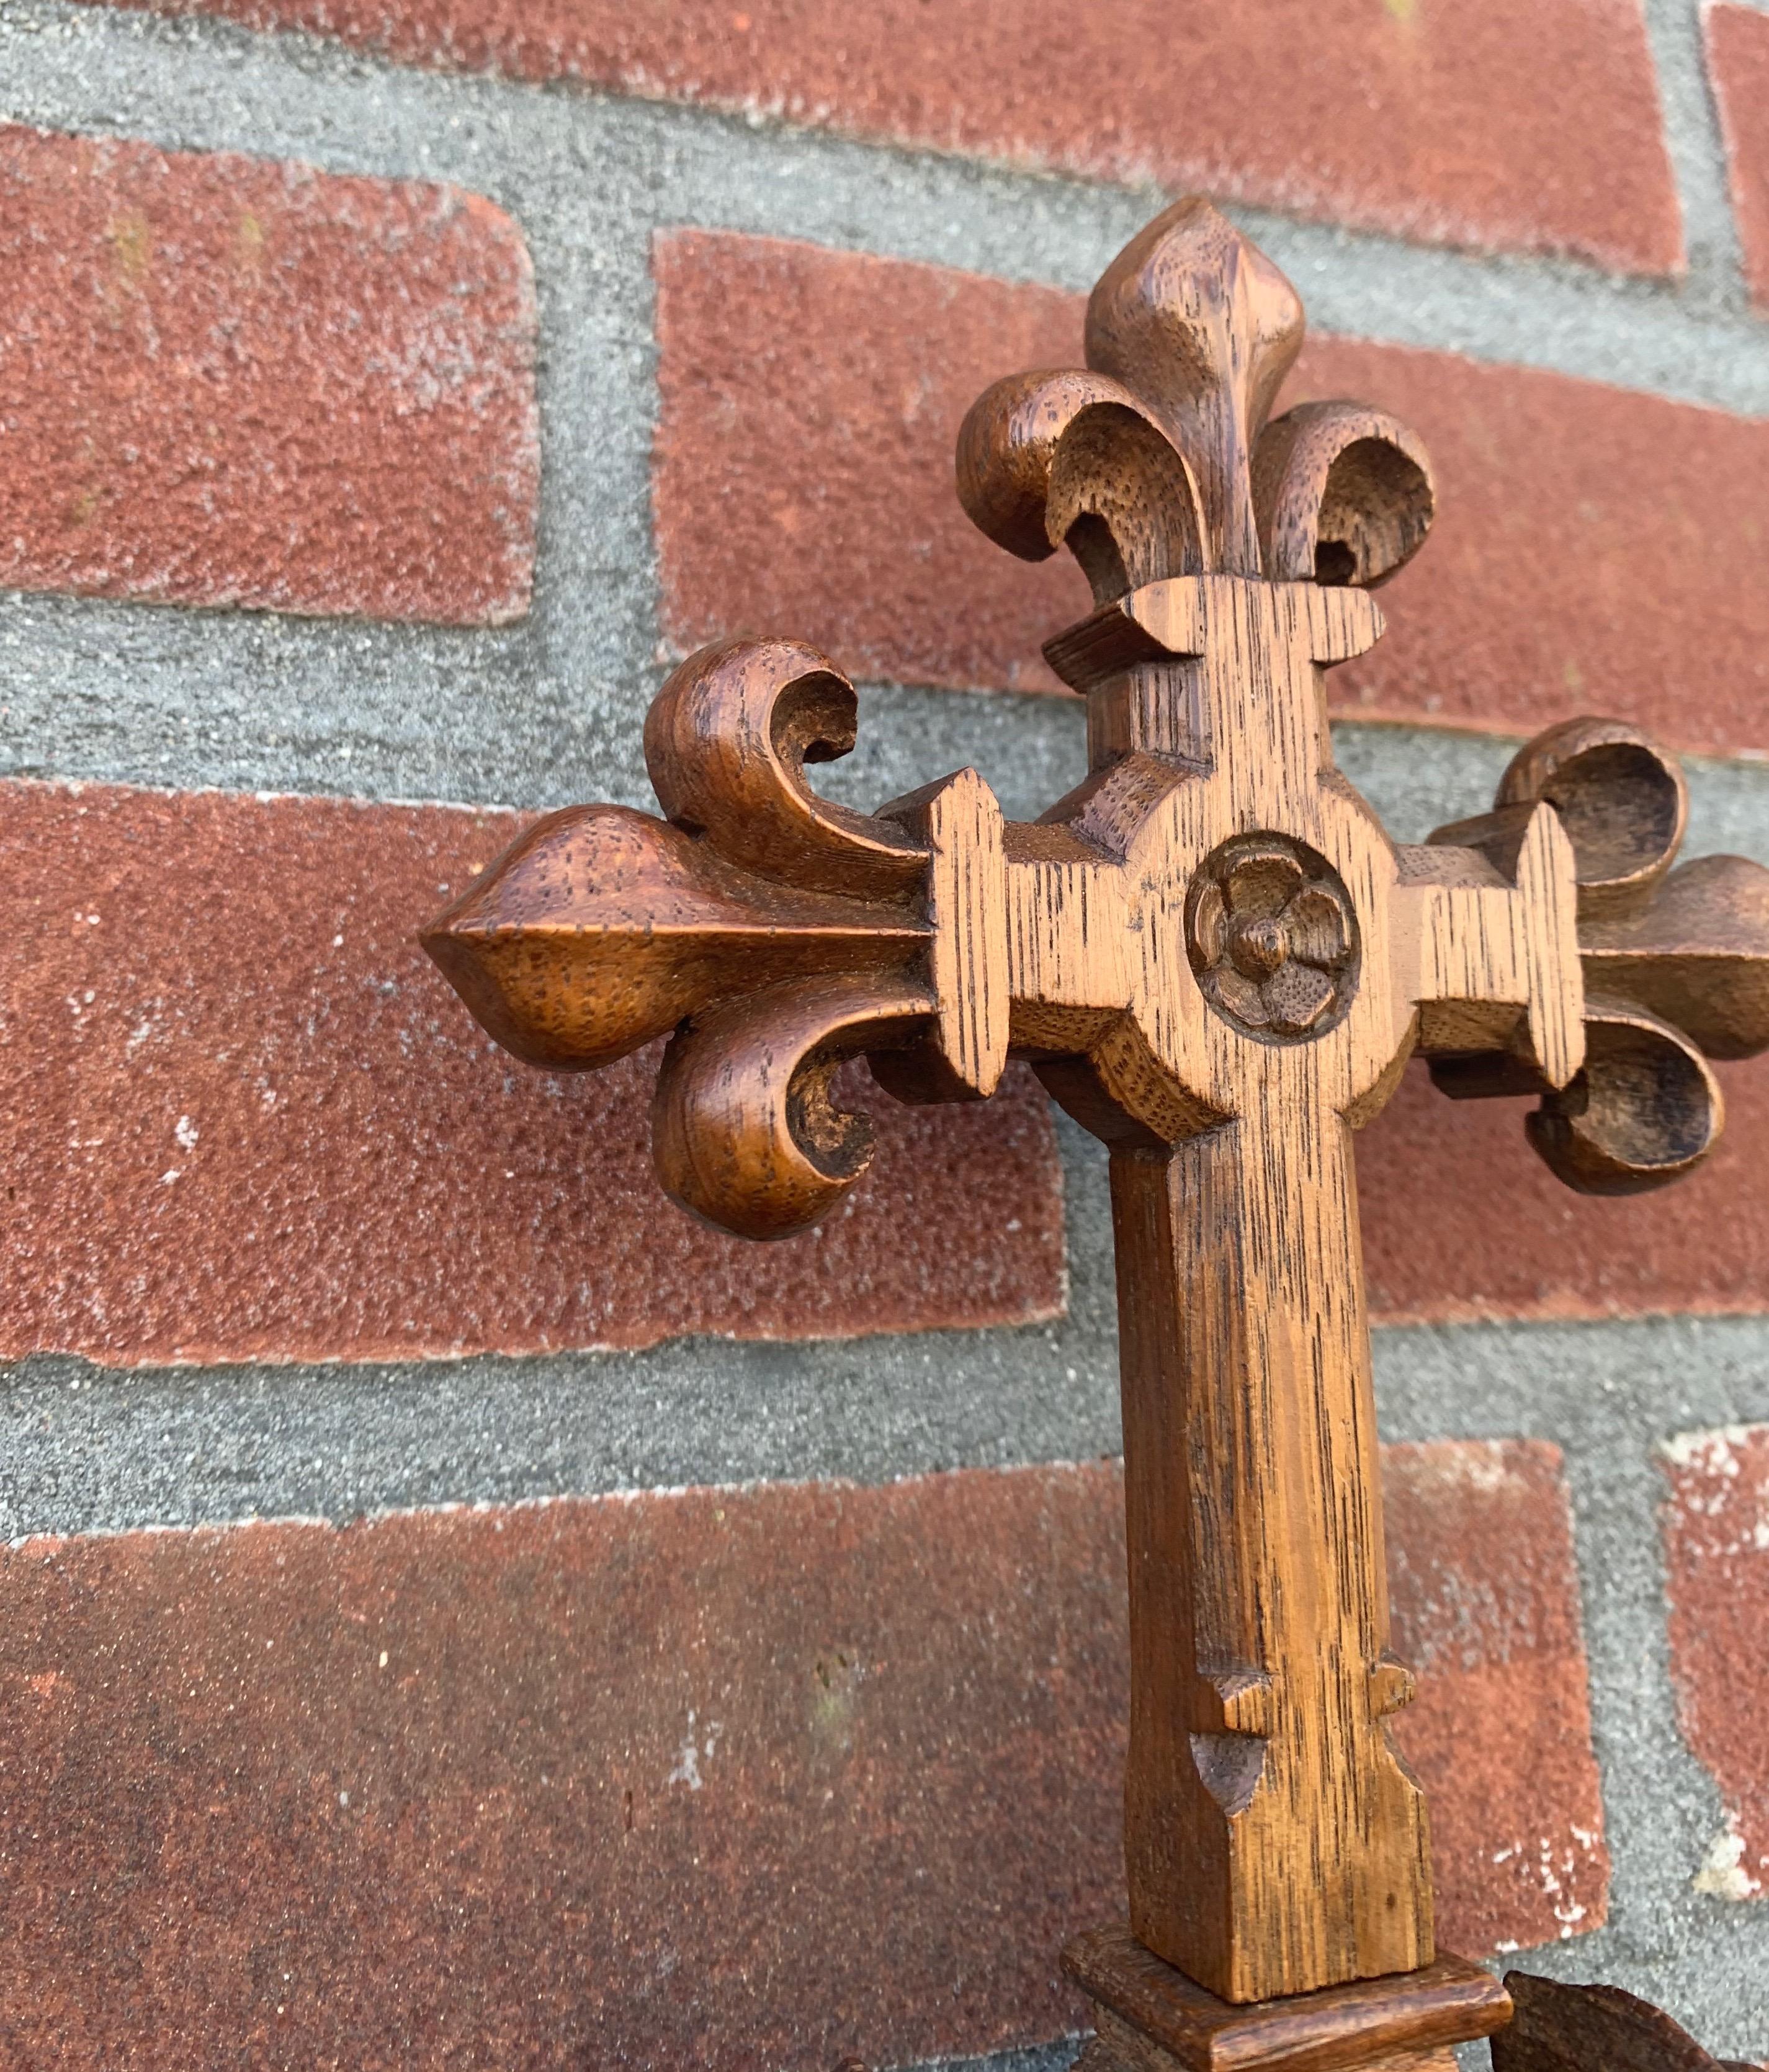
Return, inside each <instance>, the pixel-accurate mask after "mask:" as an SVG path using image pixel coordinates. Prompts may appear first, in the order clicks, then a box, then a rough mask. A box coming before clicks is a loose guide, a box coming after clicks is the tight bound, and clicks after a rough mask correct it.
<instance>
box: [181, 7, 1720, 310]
mask: <svg viewBox="0 0 1769 2072" xmlns="http://www.w3.org/2000/svg"><path fill="white" fill-rule="evenodd" d="M160 4H161V5H163V6H164V7H165V8H166V9H167V11H169V12H175V13H190V12H208V13H212V14H224V15H227V16H228V17H230V18H231V19H233V20H235V21H238V22H245V23H249V24H250V25H251V26H252V27H255V28H305V29H316V30H319V31H321V32H323V33H324V34H327V35H337V36H342V37H344V38H345V39H347V40H348V41H349V42H351V43H356V44H358V45H360V46H366V47H368V48H370V49H372V50H376V51H384V52H385V53H387V54H388V55H389V56H393V57H395V58H399V59H403V60H406V61H408V62H410V63H415V64H435V65H442V66H446V67H450V68H459V69H464V70H470V71H479V70H493V71H498V72H506V73H513V74H514V75H515V76H517V77H519V78H525V79H541V80H546V79H558V78H566V79H574V80H582V81H584V82H586V83H590V84H599V85H607V86H613V87H617V88H623V89H624V90H625V91H627V92H629V93H641V94H646V95H651V96H658V97H667V98H669V99H680V100H688V101H701V102H706V103H710V104H711V105H714V106H716V107H722V108H732V109H743V110H745V111H757V112H761V113H767V114H771V115H777V116H782V117H784V118H785V119H786V120H787V121H791V122H802V123H809V124H814V125H817V126H820V127H828V128H832V129H838V130H845V131H847V132H849V133H850V134H858V135H860V136H865V137H878V138H887V139H890V140H893V141H896V142H907V143H912V144H923V145H928V146H932V147H933V148H934V149H936V150H957V151H963V152H966V153H971V154H977V155H979V156H982V157H985V158H997V159H1006V160H1009V161H1011V162H1017V163H1020V164H1029V165H1039V166H1054V167H1059V168H1061V169H1063V170H1064V171H1069V172H1074V173H1080V174H1084V175H1093V176H1096V177H1098V178H1102V179H1112V180H1127V181H1130V182H1133V183H1155V184H1158V185H1159V186H1162V187H1168V188H1179V187H1188V186H1203V187H1208V188H1211V189H1212V190H1213V191H1217V192H1220V193H1222V194H1227V195H1239V196H1240V197H1242V198H1243V199H1248V200H1257V201H1262V202H1266V203H1274V204H1276V205H1277V206H1278V207H1281V208H1290V209H1294V210H1297V211H1298V212H1302V213H1305V214H1310V215H1316V216H1327V217H1331V218H1335V219H1338V220H1343V221H1346V222H1350V223H1355V224H1365V225H1368V226H1370V227H1372V228H1379V229H1384V230H1391V231H1399V232H1403V233H1405V234H1406V235H1409V236H1418V237H1425V238H1435V239H1446V240H1451V241H1453V242H1457V243H1468V244H1477V245H1479V244H1484V245H1500V246H1508V247H1521V248H1524V249H1530V250H1543V249H1545V250H1554V251H1564V252H1569V253H1577V254H1578V255H1580V256H1582V257H1588V258H1594V259H1596V260H1598V261H1601V262H1602V264H1604V265H1611V266H1616V267H1621V268H1624V269H1629V270H1638V271H1644V272H1654V273H1657V272H1664V271H1668V270H1669V269H1672V268H1674V267H1676V266H1677V265H1680V263H1681V254H1682V239H1681V228H1680V224H1679V219H1678V214H1677V206H1676V195H1675V192H1674V190H1673V187H1672V179H1671V173H1670V167H1669V162H1668V158H1667V156H1666V153H1665V148H1664V141H1663V137H1662V134H1661V129H1660V117H1659V108H1658V100H1657V95H1656V92H1655V89H1654V81H1653V76H1652V64H1651V60H1650V58H1649V56H1648V49H1647V44H1646V38H1645V34H1644V25H1643V23H1642V19H1641V14H1640V9H1639V4H1638V0H1438V4H1434V5H1431V6H1423V5H1421V4H1419V3H1418V0H1386V4H1385V5H1382V6H1373V5H1372V6H1360V7H1356V8H1339V9H1331V8H1329V9H1322V8H1319V7H1314V6H1308V5H1306V4H1305V0H1236V5H1235V6H1232V7H1226V8H1225V7H1223V6H1218V5H1214V4H1212V0H1111V4H1110V5H1106V6H1100V5H1095V6H1088V7H1082V8H1075V7H1070V6H1062V5H1060V4H1059V0H946V4H944V5H941V6H928V5H926V4H925V0H871V4H869V5H868V6H864V7H854V6H843V5H841V0H755V4H754V5H752V6H749V7H747V8H745V9H734V8H732V7H730V6H728V5H727V4H726V0H673V4H672V5H670V6H655V5H654V6H643V7H635V6H631V5H623V4H621V0H413V4H405V5H401V6H389V5H388V4H387V3H386V0H160ZM1571 107H1576V108H1577V109H1578V120H1577V121H1568V120H1567V110H1568V109H1569V108H1571Z"/></svg>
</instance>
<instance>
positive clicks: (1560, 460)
mask: <svg viewBox="0 0 1769 2072" xmlns="http://www.w3.org/2000/svg"><path fill="white" fill-rule="evenodd" d="M654 265H655V268H656V275H657V282H658V319H657V320H658V331H659V339H660V346H661V363H660V369H659V381H660V387H661V392H662V417H661V422H660V428H659V434H658V443H657V455H656V521H657V534H658V548H659V553H660V563H661V569H662V578H663V584H664V618H665V623H666V627H667V629H668V631H669V635H670V636H671V638H672V639H673V640H674V641H675V642H676V643H677V644H678V645H679V646H681V647H682V648H692V647H693V646H694V645H696V644H697V643H698V642H700V641H701V640H702V639H708V638H710V637H711V636H713V635H715V634H718V633H722V632H726V631H734V630H738V629H740V628H743V629H751V630H754V629H762V628H765V629H766V630H767V631H790V632H795V633H799V634H802V635H804V636H805V637H806V638H808V639H813V640H816V641H818V642H819V643H821V644H823V645H824V646H825V648H828V649H829V652H831V653H833V655H834V656H836V658H837V660H839V661H841V663H842V664H844V666H845V667H847V668H849V669H850V670H851V671H853V672H858V674H860V675H862V676H872V677H876V678H882V679H885V680H904V681H909V682H915V683H925V684H933V685H944V686H948V687H951V688H954V689H1003V688H1007V689H1052V690H1054V689H1056V686H1055V680H1054V679H1053V678H1052V677H1051V676H1050V675H1049V673H1048V672H1047V670H1046V668H1045V666H1044V664H1043V661H1042V660H1040V658H1039V646H1040V643H1042V642H1043V640H1044V639H1047V637H1048V636H1049V635H1051V633H1052V632H1055V631H1058V630H1059V629H1060V628H1061V627H1063V626H1064V625H1067V624H1068V623H1072V621H1073V620H1074V619H1076V618H1077V617H1079V616H1080V615H1082V613H1084V611H1086V610H1087V608H1088V594H1087V590H1086V586H1085V585H1084V583H1083V582H1082V581H1081V579H1080V575H1079V574H1078V572H1077V571H1076V569H1074V567H1073V566H1072V564H1071V563H1070V561H1069V557H1068V556H1067V555H1062V556H1059V557H1055V559H1053V560H1052V561H1047V562H1043V563H1041V564H1039V565H1028V564H1026V563H1024V562H1021V561H1016V560H1014V557H1011V556H1010V555H1008V554H1006V553H1002V551H1001V549H998V548H996V547H994V546H993V545H990V544H989V542H988V541H985V539H984V538H983V537H982V536H981V534H980V533H979V532H976V531H975V529H974V528H973V527H972V526H971V524H969V520H967V519H966V518H965V516H964V514H963V512H961V509H960V508H959V506H958V503H957V500H956V495H954V493H953V490H952V447H953V441H954V438H955V437H956V432H957V429H958V425H959V422H960V420H961V418H962V417H963V415H964V413H965V410H966V409H968V408H969V405H970V404H971V402H972V401H973V399H974V398H975V397H976V396H977V394H978V393H980V392H981V390H982V389H984V388H985V386H986V385H987V384H989V382H990V381H991V380H994V379H995V378H996V377H997V376H999V375H1002V374H1003V373H1008V372H1014V371H1015V370H1017V369H1018V368H1021V367H1022V366H1039V365H1043V366H1052V365H1062V364H1077V363H1078V361H1079V359H1080V351H1081V310H1082V303H1081V302H1080V299H1079V298H1072V297H1068V296H1063V295H1059V294H1055V293H1053V292H1052V291H1051V290H1046V289H1042V288H1035V287H1026V286H1010V285H1009V284H1007V283H1005V282H998V281H991V280H984V279H981V278H979V277H977V276H975V275H970V274H964V273H954V272H951V271H948V270H946V269H942V268H938V267H932V266H924V265H915V264H911V263H910V262H908V261H899V260H883V259H877V258H873V257H866V256H862V255H860V254H858V253H837V252H830V251H827V250H825V249H821V248H818V247H815V246H812V245H799V244H794V243H789V242H787V241H784V240H773V239H763V238H751V237H747V236H738V235H736V234H734V233H714V232H697V231H685V232H676V233H673V234H670V235H669V236H664V237H661V238H660V239H659V240H658V242H657V245H656V253H655V259H654ZM1331 394H1346V395H1350V396H1352V397H1358V398H1360V399H1361V400H1364V401H1371V402H1374V403H1376V404H1379V405H1381V406H1382V407H1383V408H1384V409H1391V410H1393V412H1394V413H1396V414H1397V415H1398V416H1400V417H1402V418H1404V419H1405V421H1408V422H1409V423H1410V424H1411V425H1412V426H1413V427H1414V429H1415V430H1417V432H1418V433H1419V434H1421V437H1422V438H1424V440H1425V443H1426V445H1427V446H1428V448H1429V449H1430V453H1431V454H1432V458H1433V460H1434V463H1435V466H1436V469H1437V474H1438V486H1439V492H1440V494H1439V510H1440V512H1441V516H1440V517H1439V519H1438V524H1437V526H1436V528H1435V531H1434V536H1433V537H1432V539H1431V541H1430V543H1429V544H1428V545H1427V546H1426V548H1425V552H1424V553H1422V554H1421V556H1420V557H1419V558H1418V560H1417V561H1416V562H1414V563H1413V565H1412V566H1410V567H1409V569H1407V570H1406V571H1405V573H1404V574H1402V575H1401V577H1400V578H1398V580H1397V582H1395V583H1394V584H1393V585H1392V586H1390V587H1389V588H1388V589H1387V590H1384V592H1383V604H1384V609H1385V611H1387V613H1388V622H1389V626H1388V635H1387V636H1386V638H1385V639H1384V640H1383V641H1382V642H1381V643H1380V646H1379V647H1377V648H1376V650H1375V651H1374V652H1373V653H1372V654H1371V655H1370V656H1368V657H1366V658H1365V659H1364V660H1361V661H1360V662H1357V663H1354V664H1350V665H1349V666H1348V667H1347V668H1343V669H1340V670H1338V671H1336V672H1335V673H1334V675H1333V676H1332V678H1331V685H1332V689H1333V693H1334V696H1335V704H1336V707H1337V709H1339V710H1340V711H1343V712H1349V713H1358V714H1360V715H1362V716H1364V717H1376V718H1393V719H1404V720H1413V721H1417V720H1425V721H1428V722H1442V723H1447V724H1453V725H1455V726H1467V727H1474V728H1478V729H1483V730H1490V731H1499V732H1520V733H1528V732H1533V731H1534V730H1536V729H1537V728H1539V727H1541V726H1546V725H1548V724H1549V723H1550V722H1553V721H1554V720H1557V719H1560V718H1563V717H1567V716H1569V715H1570V714H1574V713H1582V712H1598V713H1613V714H1616V715H1619V716H1621V717H1629V718H1633V719H1636V720H1639V721H1640V722H1643V723H1644V724H1645V725H1647V726H1651V727H1653V728H1656V729H1657V730H1660V731H1661V732H1662V733H1663V734H1664V735H1665V736H1666V737H1667V738H1668V739H1670V740H1672V741H1673V742H1676V743H1677V744H1679V745H1680V746H1683V747H1685V748H1693V749H1705V750H1713V751H1715V752H1722V753H1723V752H1726V751H1730V750H1736V749H1740V748H1761V747H1763V746H1769V734H1766V732H1765V724H1764V719H1763V713H1764V712H1765V711H1766V710H1769V701H1766V698H1765V693H1766V691H1769V591H1766V590H1765V587H1764V586H1763V582H1762V581H1761V579H1760V568H1759V560H1760V548H1759V542H1760V541H1763V539H1764V538H1766V537H1769V423H1766V422H1764V421H1762V420H1759V419H1746V418H1741V417H1733V416H1729V415H1727V414H1726V413H1724V412H1721V411H1718V410H1709V409H1697V408H1695V407H1693V406H1692V405H1683V404H1677V403H1670V402H1667V401H1664V400H1663V399H1661V398H1657V397H1648V396H1644V395H1639V394H1635V393H1627V392H1624V391H1623V390H1620V389H1612V388H1609V387H1606V386H1603V385H1602V384H1597V383H1594V382H1586V381H1578V380H1571V379H1569V378H1568V377H1566V376H1561V375H1555V374H1546V373H1541V372H1534V371H1531V370H1528V369H1525V368H1516V367H1500V366H1488V365H1480V364H1475V363H1474V362H1473V361H1471V360H1465V359H1463V358H1461V357H1459V356H1457V355H1454V354H1452V353H1440V352H1420V351H1411V350H1405V349H1402V348H1400V347H1389V346H1376V345H1370V344H1367V343H1359V342H1356V341H1353V340H1348V339H1334V338H1319V339H1315V340H1314V341H1313V342H1312V343H1310V345H1309V346H1308V347H1306V350H1305V352H1304V354H1303V357H1302V363H1301V365H1300V367H1299V368H1298V373H1297V375H1296V376H1295V378H1294V380H1292V381H1291V383H1290V386H1289V388H1288V389H1287V390H1286V397H1285V402H1286V405H1287V404H1288V403H1290V402H1294V401H1301V400H1302V399H1303V398H1305V397H1311V396H1321V395H1331ZM1474 803H1475V802H1470V804H1471V805H1472V804H1474Z"/></svg>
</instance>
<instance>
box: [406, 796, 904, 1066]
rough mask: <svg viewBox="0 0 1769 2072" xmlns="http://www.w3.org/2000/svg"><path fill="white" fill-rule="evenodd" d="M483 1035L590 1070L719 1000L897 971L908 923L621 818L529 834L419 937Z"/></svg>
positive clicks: (563, 820)
mask: <svg viewBox="0 0 1769 2072" xmlns="http://www.w3.org/2000/svg"><path fill="white" fill-rule="evenodd" d="M421 939H422V943H423V946H424V948H426V950H427V951H428V952H430V956H432V957H433V958H434V960H435V961H436V963H437V964H438V965H439V966H440V967H441V968H442V972H444V974H445V975H446V977H447V978H448V980H449V982H450V985H453V986H454V988H455V990H456V992H458V993H459V994H460V996H461V997H462V998H463V1000H464V1001H466V1002H467V1005H468V1007H469V1008H471V1009H472V1012H473V1013H474V1016H475V1018H476V1019H477V1020H478V1021H479V1023H480V1025H481V1026H483V1028H484V1029H485V1030H487V1031H488V1033H489V1034H491V1035H492V1036H494V1037H496V1039H497V1041H498V1042H500V1043H502V1044H503V1045H504V1046H505V1048H506V1049H508V1050H512V1051H513V1052H514V1053H515V1054H516V1056H517V1057H519V1058H521V1059H525V1060H526V1061H527V1063H529V1064H533V1065H541V1066H545V1067H551V1068H552V1069H553V1070H555V1071H557V1070H565V1071H584V1070H588V1069H590V1068H593V1067H596V1066H599V1065H606V1064H609V1063H612V1062H613V1060H614V1059H616V1058H619V1057H623V1056H624V1055H625V1054H627V1052H628V1051H629V1050H636V1049H638V1047H639V1046H640V1045H641V1044H643V1043H647V1042H650V1041H651V1040H652V1038H653V1037H656V1036H661V1035H663V1034H666V1033H667V1032H668V1031H669V1030H671V1029H673V1028H674V1027H675V1026H676V1025H677V1022H681V1020H683V1019H684V1017H686V1016H688V1015H690V1014H693V1013H695V1012H696V1011H697V1010H698V1009H701V1007H703V1006H705V1005H707V1004H708V1003H709V1002H710V1001H713V1000H714V999H717V998H720V997H729V996H734V995H742V994H746V993H753V992H755V991H756V990H757V989H759V988H761V987H764V986H767V985H773V984H775V983H776V982H777V981H779V980H782V979H788V978H795V977H813V976H821V975H835V974H843V973H862V972H901V971H904V970H907V968H910V967H911V966H913V965H915V964H916V963H917V962H918V961H919V960H920V959H921V957H922V956H923V954H924V951H925V948H926V945H927V942H928V930H927V928H926V927H925V926H924V924H923V923H920V922H919V921H918V920H916V919H915V917H914V916H913V915H911V914H909V913H908V912H907V911H905V910H903V909H902V908H899V907H889V906H876V905H869V904H865V903H862V902H860V901H858V900H853V899H841V898H835V897H833V895H830V894H820V893H799V892H792V891H789V890H787V889H786V888H784V886H778V885H774V884H770V883H768V882H766V881H765V880H763V879H759V878H752V877H751V876H750V875H749V874H747V873H746V872H743V871H740V870H734V868H733V867H732V866H731V865H729V864H726V863H724V862H722V861H720V859H719V858H718V857H717V856H715V855H714V853H713V852H712V850H711V849H710V846H709V845H707V844H706V842H704V841H695V840H694V839H693V837H690V836H688V835H685V834H684V833H681V830H680V829H678V828H672V827H669V826H667V825H666V824H664V822H663V821H661V820H653V819H652V817H651V816H649V815H648V814H645V813H637V812H632V811H631V810H630V809H629V808H626V807H623V806H578V807H573V808H568V809H567V810H566V812H560V813H554V814H552V815H551V816H549V818H547V819H546V820H542V821H541V823H540V824H538V825H537V826H536V827H533V828H530V829H529V832H528V833H526V834H525V835H523V836H522V837H520V839H519V840H518V841H516V842H514V843H513V844H512V845H511V847H510V848H509V849H508V850H506V851H505V853H504V855H503V856H502V857H500V858H499V859H498V861H496V863H494V864H493V865H492V866H491V868H490V869H489V870H487V871H485V872H484V873H483V874H481V875H480V877H479V878H477V879H475V882H474V883H473V884H472V885H471V886H469V887H468V888H467V891H466V892H465V893H464V894H463V895H462V896H461V898H459V899H457V900H456V901H455V902H454V903H453V905H452V906H449V907H448V908H447V909H446V911H444V912H443V913H442V914H440V915H438V917H437V918H436V919H435V920H434V921H433V922H432V923H430V926H429V927H427V928H426V929H425V931H423V934H422V938H421Z"/></svg>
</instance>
